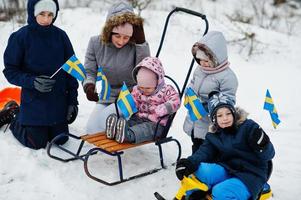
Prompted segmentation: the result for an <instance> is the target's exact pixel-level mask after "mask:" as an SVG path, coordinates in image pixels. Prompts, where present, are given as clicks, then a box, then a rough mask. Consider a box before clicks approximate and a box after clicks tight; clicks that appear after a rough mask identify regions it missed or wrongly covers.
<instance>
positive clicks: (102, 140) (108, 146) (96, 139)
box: [47, 7, 208, 186]
mask: <svg viewBox="0 0 301 200" xmlns="http://www.w3.org/2000/svg"><path fill="white" fill-rule="evenodd" d="M179 11H181V12H184V13H187V14H191V15H194V16H197V17H200V18H201V19H202V20H204V21H205V24H206V28H205V31H204V34H206V33H207V32H208V21H207V19H206V16H205V15H202V14H200V13H197V12H195V11H192V10H188V9H185V8H179V7H176V8H175V9H174V10H172V11H171V12H170V13H169V14H168V16H167V18H166V22H165V26H164V29H163V33H162V36H161V41H160V45H159V48H158V51H157V54H156V57H159V54H160V51H161V48H162V45H163V41H164V38H165V34H166V29H167V26H168V22H169V18H170V16H171V15H172V14H173V13H175V12H179ZM193 64H194V59H192V61H191V64H190V67H189V70H188V72H187V75H186V79H185V82H184V84H183V86H182V88H181V90H180V88H179V86H178V84H177V83H176V81H175V80H173V79H172V78H171V77H169V76H165V77H166V78H167V79H169V80H170V81H171V82H173V84H174V85H175V86H176V88H177V90H178V93H179V95H180V98H182V96H183V93H184V90H185V87H186V85H187V82H188V80H189V76H190V74H191V71H192V68H193ZM175 114H176V113H174V114H172V115H170V116H168V121H167V125H166V126H165V128H164V132H163V134H162V135H161V136H160V138H157V137H156V134H155V137H154V140H153V141H149V142H144V143H141V144H129V143H122V144H119V143H117V142H116V141H115V140H110V139H107V138H106V134H105V132H101V133H95V134H92V135H83V136H76V135H73V134H70V133H69V134H61V135H58V136H57V137H55V138H54V139H53V140H52V141H51V142H50V143H49V144H48V146H47V154H48V155H49V156H50V157H51V158H53V159H56V160H59V161H63V162H68V161H72V160H82V161H83V162H84V170H85V173H86V174H87V176H88V177H90V178H91V179H93V180H95V181H97V182H100V183H103V184H105V185H110V186H111V185H116V184H119V183H122V182H126V181H129V180H133V179H135V178H139V177H143V176H146V175H149V174H152V173H155V172H158V171H159V170H161V169H164V168H166V166H165V165H164V158H163V150H162V145H163V144H165V143H169V142H175V143H176V146H177V147H178V154H177V160H179V159H180V157H181V145H180V143H179V141H178V140H176V139H174V138H172V136H167V135H168V132H169V129H170V127H171V124H172V121H173V119H174V117H175ZM158 124H159V122H158ZM66 136H69V137H71V138H73V139H76V140H79V141H80V144H79V146H78V149H77V150H76V152H72V151H70V150H68V149H67V148H65V147H63V146H62V145H57V144H56V141H58V140H59V139H60V138H62V137H66ZM84 143H89V144H92V145H93V146H95V147H94V148H92V149H90V150H89V151H88V152H87V153H84V154H81V151H82V148H83V145H84ZM145 144H155V145H156V146H157V147H158V150H159V157H160V164H161V167H160V168H155V169H151V170H149V171H146V172H143V173H139V174H136V175H134V176H131V177H127V178H124V176H123V167H122V159H121V156H122V154H123V153H124V151H125V150H126V149H130V148H134V147H138V146H141V145H145ZM53 146H55V147H57V148H59V149H60V150H62V151H64V152H66V153H67V154H69V155H71V157H70V158H62V157H59V156H57V155H53V154H52V153H51V149H52V147H53ZM97 153H103V154H106V155H109V156H112V157H116V158H117V162H118V169H119V180H117V181H113V182H109V181H106V180H103V179H101V178H98V177H96V176H95V175H92V173H91V172H90V170H89V167H88V166H89V162H88V161H89V157H90V156H91V155H95V154H97Z"/></svg>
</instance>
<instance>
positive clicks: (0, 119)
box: [0, 101, 20, 128]
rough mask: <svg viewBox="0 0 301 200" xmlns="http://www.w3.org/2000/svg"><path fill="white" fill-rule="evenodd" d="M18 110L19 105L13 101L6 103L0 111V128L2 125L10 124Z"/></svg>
mask: <svg viewBox="0 0 301 200" xmlns="http://www.w3.org/2000/svg"><path fill="white" fill-rule="evenodd" d="M19 110H20V108H19V105H18V104H17V103H16V102H15V101H9V102H7V103H6V104H5V106H4V108H3V109H2V110H1V111H0V128H1V127H2V126H3V125H4V124H10V123H11V121H12V120H13V119H14V117H15V116H16V114H17V113H18V112H19Z"/></svg>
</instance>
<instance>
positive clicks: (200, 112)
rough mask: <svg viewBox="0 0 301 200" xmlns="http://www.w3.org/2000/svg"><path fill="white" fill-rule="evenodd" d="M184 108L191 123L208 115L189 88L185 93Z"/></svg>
mask: <svg viewBox="0 0 301 200" xmlns="http://www.w3.org/2000/svg"><path fill="white" fill-rule="evenodd" d="M184 106H185V107H186V108H187V110H188V113H189V115H190V118H191V120H192V121H197V120H199V119H202V118H203V117H204V116H206V115H208V113H207V111H206V110H205V108H204V106H203V104H202V102H201V101H200V99H199V98H198V97H197V96H196V94H195V93H194V91H193V90H192V89H191V88H190V87H189V88H187V90H186V93H185V99H184Z"/></svg>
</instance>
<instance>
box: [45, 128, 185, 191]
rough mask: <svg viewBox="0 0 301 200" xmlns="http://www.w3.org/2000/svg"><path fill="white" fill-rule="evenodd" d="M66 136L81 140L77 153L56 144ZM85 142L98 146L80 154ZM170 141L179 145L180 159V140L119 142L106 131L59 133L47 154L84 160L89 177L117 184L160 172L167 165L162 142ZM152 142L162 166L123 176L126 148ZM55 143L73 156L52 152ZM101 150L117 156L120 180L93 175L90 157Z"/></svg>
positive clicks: (48, 147)
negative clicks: (79, 135)
mask: <svg viewBox="0 0 301 200" xmlns="http://www.w3.org/2000/svg"><path fill="white" fill-rule="evenodd" d="M66 136H70V137H72V138H74V139H77V140H81V142H80V144H79V147H78V149H77V151H76V153H74V152H72V151H70V150H68V149H66V148H64V147H63V146H61V145H57V144H56V141H58V140H60V139H61V138H63V137H66ZM85 142H87V143H89V144H92V145H94V146H97V147H95V148H92V149H90V150H89V151H88V152H87V153H86V154H82V155H80V152H81V150H82V147H83V145H84V143H85ZM168 142H175V143H176V145H177V147H178V150H179V151H178V155H177V160H179V159H180V157H181V152H182V151H181V145H180V143H179V141H178V140H176V139H174V138H172V137H167V138H163V139H159V140H157V141H149V142H144V143H140V144H129V143H122V144H119V143H117V142H116V141H115V140H110V139H107V138H106V134H105V133H104V132H102V133H96V134H93V135H83V136H81V137H78V136H75V135H73V134H70V133H69V134H61V135H58V136H56V137H55V138H54V139H53V140H52V141H51V142H50V143H49V144H48V146H47V154H48V155H49V156H50V157H51V158H53V159H55V160H59V161H62V162H69V161H73V160H82V161H83V162H84V170H85V173H86V175H87V176H88V177H89V178H91V179H93V180H95V181H97V182H100V183H102V184H105V185H108V186H112V185H117V184H119V183H123V182H126V181H130V180H133V179H136V178H139V177H143V176H146V175H150V174H153V173H155V172H158V171H159V170H161V169H165V168H166V166H165V165H164V158H163V150H162V144H164V143H168ZM150 143H155V145H156V146H157V147H158V150H159V157H160V164H161V168H155V169H151V170H149V171H146V172H142V173H139V174H136V175H134V176H131V177H128V178H124V176H123V167H122V166H123V165H122V160H121V156H122V154H123V153H124V150H126V149H130V148H134V147H138V146H141V145H145V144H150ZM53 145H54V146H56V147H58V148H59V149H60V150H62V151H64V152H66V153H68V154H70V155H71V156H72V157H70V158H66V159H64V158H61V157H58V156H55V155H53V154H52V153H51V148H52V146H53ZM99 152H100V153H104V154H106V155H109V156H113V157H116V159H117V162H118V172H119V180H118V181H114V182H108V181H105V180H103V179H100V178H98V177H96V176H94V175H92V173H91V172H90V170H89V168H88V161H89V157H90V156H91V155H95V154H97V153H99Z"/></svg>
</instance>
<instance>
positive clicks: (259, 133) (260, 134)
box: [250, 127, 270, 151]
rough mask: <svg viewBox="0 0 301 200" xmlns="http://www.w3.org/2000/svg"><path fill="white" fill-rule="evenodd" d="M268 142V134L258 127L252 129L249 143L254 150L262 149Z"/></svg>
mask: <svg viewBox="0 0 301 200" xmlns="http://www.w3.org/2000/svg"><path fill="white" fill-rule="evenodd" d="M269 142H270V138H269V136H268V135H267V134H266V133H265V132H264V130H262V128H260V127H259V128H257V129H255V130H254V133H253V134H252V135H251V138H250V145H251V147H252V148H253V149H254V150H255V151H262V150H263V149H264V148H265V147H266V146H267V144H268V143H269Z"/></svg>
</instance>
